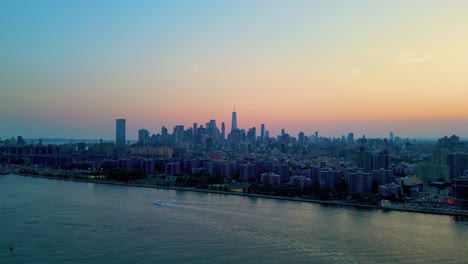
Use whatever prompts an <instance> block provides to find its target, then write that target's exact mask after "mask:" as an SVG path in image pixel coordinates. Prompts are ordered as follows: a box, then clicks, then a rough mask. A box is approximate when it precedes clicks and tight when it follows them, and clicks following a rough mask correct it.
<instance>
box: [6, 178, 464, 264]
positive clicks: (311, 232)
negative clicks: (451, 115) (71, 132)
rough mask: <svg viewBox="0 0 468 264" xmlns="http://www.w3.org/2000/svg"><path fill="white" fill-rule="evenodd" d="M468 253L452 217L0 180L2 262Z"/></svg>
mask: <svg viewBox="0 0 468 264" xmlns="http://www.w3.org/2000/svg"><path fill="white" fill-rule="evenodd" d="M155 200H160V201H161V205H155V204H153V201H155ZM10 245H13V250H10V248H9V247H10ZM467 249H468V221H467V220H466V219H465V220H464V219H460V218H457V217H452V216H443V215H429V214H420V213H408V212H396V211H381V210H375V209H369V210H366V209H355V208H352V207H339V206H324V205H319V204H314V203H304V202H293V201H284V200H274V199H264V198H254V197H243V196H230V195H223V194H211V193H197V192H190V191H175V190H163V189H152V188H140V187H128V186H116V185H105V184H94V183H83V182H72V181H62V180H50V179H42V178H32V177H25V176H15V175H4V176H0V263H269V264H271V263H467V260H468V250H467Z"/></svg>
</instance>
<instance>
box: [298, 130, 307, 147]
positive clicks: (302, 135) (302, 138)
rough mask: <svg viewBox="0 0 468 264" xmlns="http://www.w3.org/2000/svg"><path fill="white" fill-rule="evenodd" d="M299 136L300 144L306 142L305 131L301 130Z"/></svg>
mask: <svg viewBox="0 0 468 264" xmlns="http://www.w3.org/2000/svg"><path fill="white" fill-rule="evenodd" d="M297 138H298V141H299V144H300V145H302V144H304V143H305V134H304V132H299V134H298V136H297Z"/></svg>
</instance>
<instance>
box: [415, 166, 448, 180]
mask: <svg viewBox="0 0 468 264" xmlns="http://www.w3.org/2000/svg"><path fill="white" fill-rule="evenodd" d="M413 172H414V174H415V175H416V177H418V178H419V179H421V180H422V181H423V182H433V181H440V180H442V181H445V182H449V180H450V168H449V166H446V165H433V164H417V165H415V166H414V168H413Z"/></svg>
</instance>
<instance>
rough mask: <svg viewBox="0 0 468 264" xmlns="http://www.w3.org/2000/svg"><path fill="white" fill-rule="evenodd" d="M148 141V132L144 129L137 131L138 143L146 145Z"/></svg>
mask: <svg viewBox="0 0 468 264" xmlns="http://www.w3.org/2000/svg"><path fill="white" fill-rule="evenodd" d="M148 141H149V132H148V130H146V129H143V128H142V129H140V130H138V143H143V144H146V143H148Z"/></svg>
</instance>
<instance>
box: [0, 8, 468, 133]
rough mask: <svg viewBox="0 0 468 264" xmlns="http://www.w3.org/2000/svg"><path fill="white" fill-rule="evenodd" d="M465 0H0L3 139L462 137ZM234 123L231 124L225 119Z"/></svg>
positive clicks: (467, 54) (466, 127)
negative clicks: (123, 130) (188, 134)
mask: <svg viewBox="0 0 468 264" xmlns="http://www.w3.org/2000/svg"><path fill="white" fill-rule="evenodd" d="M467 13H468V2H466V1H449V2H447V1H428V0H425V1H287V4H286V2H284V1H233V2H229V1H136V2H133V1H111V2H105V1H103V2H96V1H1V3H0V31H1V32H2V37H1V41H0V94H1V97H0V123H1V124H2V126H0V137H1V138H7V137H11V136H17V135H22V136H24V137H57V138H104V139H113V138H114V137H115V119H116V118H125V119H126V120H127V129H128V135H129V136H128V137H129V138H130V139H132V138H136V137H137V130H138V129H139V128H146V129H148V130H149V131H150V132H151V133H160V131H161V127H162V126H166V127H168V128H169V129H172V127H173V126H175V125H178V124H182V125H186V126H190V125H191V124H192V123H193V122H199V123H203V122H206V121H207V120H211V119H215V120H217V122H218V123H219V124H220V123H221V122H226V124H229V123H230V118H231V112H232V110H233V107H234V105H236V112H237V115H238V126H239V127H241V128H249V127H253V126H255V127H257V128H258V127H259V126H260V124H262V123H263V124H265V125H266V127H267V128H268V129H269V131H270V133H271V135H277V134H279V133H280V129H282V128H285V130H286V131H287V132H288V133H289V134H291V135H294V136H296V135H297V133H299V132H300V131H303V132H304V133H305V134H307V135H310V134H312V133H314V131H319V132H320V134H321V135H325V136H341V135H345V134H347V133H348V132H353V133H355V135H356V136H357V137H360V136H361V135H363V134H365V135H367V136H368V137H386V136H387V135H388V132H389V131H393V132H394V133H395V134H397V135H401V136H402V137H433V138H440V137H442V136H444V135H451V134H457V135H460V136H462V137H463V136H464V135H467V134H468V108H467V107H466V99H467V95H468V92H467V83H468V75H467V74H466V69H468V50H467V49H466V47H468V33H467V32H468V26H467V25H468V16H466V14H467ZM228 129H230V127H228Z"/></svg>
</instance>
